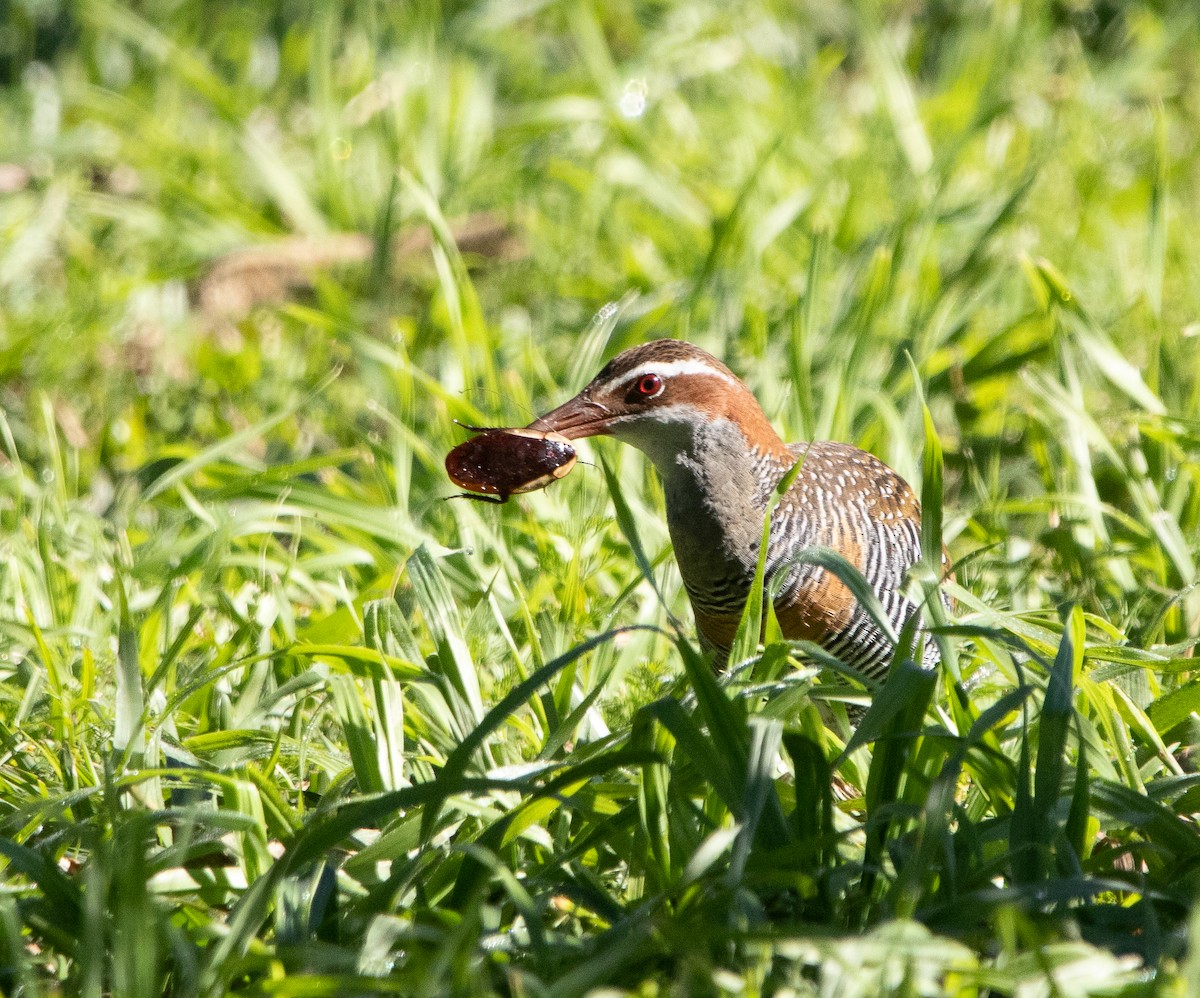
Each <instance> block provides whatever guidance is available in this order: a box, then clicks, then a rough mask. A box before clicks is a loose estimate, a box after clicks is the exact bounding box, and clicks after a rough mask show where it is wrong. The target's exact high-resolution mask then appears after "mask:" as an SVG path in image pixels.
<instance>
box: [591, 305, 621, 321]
mask: <svg viewBox="0 0 1200 998" xmlns="http://www.w3.org/2000/svg"><path fill="white" fill-rule="evenodd" d="M620 307H621V306H620V305H619V304H618V303H617V302H615V301H610V302H607V303H606V304H604V305H601V306H600V311H599V312H597V313H596V315H595V317H594V318H593V319H592V325H596V326H598V325H599V324H600V323H602V322H607V321H608V320H609V319H611V318H612V317H613V316H614V315H615V314H616V311H617V309H618V308H620Z"/></svg>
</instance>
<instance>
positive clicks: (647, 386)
mask: <svg viewBox="0 0 1200 998" xmlns="http://www.w3.org/2000/svg"><path fill="white" fill-rule="evenodd" d="M662 388H663V383H662V378H660V377H659V376H658V375H657V374H643V375H642V376H641V377H640V378H638V381H637V386H636V388H635V394H637V395H639V396H641V397H642V398H644V399H652V398H654V396H655V395H657V394H658V393H659V392H661V391H662Z"/></svg>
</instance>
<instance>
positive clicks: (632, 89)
mask: <svg viewBox="0 0 1200 998" xmlns="http://www.w3.org/2000/svg"><path fill="white" fill-rule="evenodd" d="M646 89H647V88H646V81H645V80H642V79H633V80H630V81H629V82H628V83H626V84H625V89H624V91H622V93H621V98H620V100H618V101H617V108H618V109H619V110H620V112H621V114H622V115H623V116H624V117H626V118H640V117H641V116H642V115H643V114H645V113H646Z"/></svg>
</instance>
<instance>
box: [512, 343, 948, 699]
mask: <svg viewBox="0 0 1200 998" xmlns="http://www.w3.org/2000/svg"><path fill="white" fill-rule="evenodd" d="M529 428H530V429H532V430H537V431H540V432H553V433H557V434H560V435H561V436H562V437H564V438H566V439H567V440H575V439H579V438H582V437H591V436H597V435H609V436H612V437H615V438H616V439H617V440H620V441H622V442H624V443H627V444H631V445H632V446H634V447H636V448H637V449H638V450H640V451H642V453H643V454H645V456H646V457H647V458H649V460H650V462H651V463H652V464H653V465H654V467H655V469H656V470H657V472H658V474H659V476H660V477H661V479H662V484H663V492H664V496H665V501H666V518H667V526H668V528H669V532H670V536H671V543H672V546H673V548H674V552H675V559H676V562H677V563H678V565H679V571H680V575H681V576H682V579H683V585H684V588H685V590H686V592H687V595H688V599H689V601H690V603H691V606H692V611H693V616H694V618H695V623H696V628H697V630H698V631H699V634H700V637H701V639H702V645H704V646H707V647H708V648H709V649H711V650H712V651H713V652H714V654H715V659H716V663H717V666H718V668H719V667H721V666H723V665H725V664H727V658H728V655H729V652H730V649H731V647H732V645H733V641H734V636H735V634H736V632H737V628H738V625H739V623H740V621H741V617H742V614H743V609H744V607H745V604H746V600H747V597H748V596H749V594H750V589H751V586H752V585H753V584H754V579H755V569H756V566H757V561H758V552H759V547H760V545H761V541H762V532H763V523H764V517H765V516H766V511H767V508H768V505H769V500H770V497H771V495H772V493H773V492H774V491H775V490H776V487H777V485H778V484H779V483H780V481H781V480H782V478H783V476H784V475H786V474H787V473H788V472H789V470H791V469H792V468H793V466H794V465H795V464H796V463H797V462H798V461H800V462H802V463H801V464H800V467H799V468H798V469H797V471H796V474H795V477H794V479H793V480H792V482H791V484H790V485H789V486H788V487H787V489H786V491H785V492H784V493H783V495H782V496H780V497H779V501H778V502H777V504H776V505H775V506H774V508H773V510H772V512H771V526H770V534H769V541H768V552H767V558H766V562H765V566H766V571H765V579H766V581H767V583H768V585H770V587H771V589H770V591H773V592H775V593H776V596H775V599H774V608H775V614H776V617H777V619H778V621H779V625H780V630H781V631H782V633H783V636H784V637H785V638H786V639H789V640H806V641H810V642H814V643H816V644H817V645H819V646H821V647H823V648H824V649H825V650H826V651H828V652H830V653H832V654H833V655H835V656H836V657H837V658H838V659H840V660H841V661H842V662H843V663H844V664H845V665H847V666H849V667H850V668H851V669H853V670H855V671H856V672H857V673H858V674H860V675H862V676H864V677H866V678H867V679H869V680H880V679H882V678H884V677H885V676H886V672H887V669H888V666H889V664H890V662H891V660H892V657H893V653H894V645H893V642H892V639H891V638H890V637H889V635H887V634H886V633H885V632H884V630H883V629H882V628H881V627H880V626H879V624H878V623H877V622H876V621H875V619H874V618H873V617H872V616H871V614H870V613H868V612H867V610H866V609H864V608H863V606H862V605H861V604H860V603H859V602H858V600H857V599H856V598H855V597H854V596H853V594H852V593H851V591H850V590H849V588H847V586H846V585H845V584H844V583H843V582H842V581H841V580H840V579H839V578H838V577H837V576H836V575H835V574H834V573H832V572H830V571H829V570H827V569H825V568H823V567H821V566H820V565H817V564H813V563H811V562H805V561H797V560H796V556H797V555H798V554H799V552H801V551H803V550H804V549H805V548H810V547H825V548H831V549H832V550H834V551H836V552H838V553H839V554H841V555H842V556H843V557H844V558H846V560H848V561H849V562H850V564H852V565H853V566H854V567H855V568H857V569H858V570H859V572H861V573H862V575H863V577H864V579H865V580H866V582H867V583H868V585H869V586H870V587H871V589H872V590H873V591H874V593H875V595H876V596H877V597H878V598H879V602H880V604H881V605H882V607H883V611H884V614H885V615H886V616H887V618H888V619H889V621H890V623H891V624H892V626H893V628H894V629H895V631H896V632H897V633H899V632H900V630H901V628H902V627H903V626H904V624H905V623H906V622H907V621H908V619H909V617H910V616H912V615H913V614H914V613H916V612H917V610H918V607H917V605H916V604H915V603H914V602H913V601H912V600H910V599H909V598H908V597H907V596H906V595H905V593H904V591H903V590H904V584H905V575H906V573H907V571H908V569H909V568H911V567H912V566H913V565H914V564H915V563H916V562H917V561H918V560H919V559H920V557H921V506H920V502H919V501H918V499H917V496H916V494H915V492H914V491H913V489H912V487H911V486H910V485H909V484H908V482H906V481H905V480H904V479H903V478H902V477H901V476H900V475H899V474H897V473H896V472H895V471H893V470H892V469H891V468H890V467H888V466H887V465H886V464H885V463H884V462H883V461H881V460H880V459H879V458H877V457H875V456H874V455H873V454H870V453H868V452H867V451H864V450H861V449H859V448H858V447H854V446H851V445H850V444H845V443H839V442H835V441H813V442H811V443H801V444H786V443H784V441H783V440H782V439H781V438H780V436H779V434H778V433H777V432H776V430H775V429H774V427H773V426H772V425H771V422H770V420H769V419H768V418H767V416H766V414H765V413H764V412H763V409H762V407H761V406H760V405H759V403H758V400H757V399H756V398H755V397H754V395H753V393H752V392H751V391H750V389H749V388H747V387H746V385H745V383H744V382H743V381H742V380H741V379H740V378H739V377H738V376H737V375H736V374H734V373H733V371H732V370H730V368H729V367H727V366H726V365H725V364H724V363H722V362H721V361H720V360H718V359H717V358H716V357H714V356H712V355H711V354H710V353H708V352H707V351H705V350H702V349H701V348H700V347H697V346H695V345H693V344H691V343H688V342H685V341H683V340H675V339H659V340H654V341H652V342H647V343H643V344H640V345H638V346H635V347H631V348H630V349H627V350H625V351H624V352H622V353H620V354H618V355H617V356H616V357H614V358H613V359H612V360H610V361H609V362H608V363H607V364H606V365H605V366H604V367H603V369H602V370H601V371H600V372H599V373H598V374H597V375H596V376H595V377H594V378H593V379H592V380H591V381H590V382H589V383H588V384H587V385H586V386H585V387H584V388H583V390H582V391H580V392H579V394H578V395H576V396H575V397H574V398H572V399H570V400H569V401H567V402H565V403H563V404H562V405H560V406H559V407H558V408H556V409H554V410H553V411H551V412H549V413H547V414H546V415H544V416H541V417H540V418H538V419H536V420H534V422H532V423H530V424H529ZM916 644H917V649H916V653H915V655H914V658H918V659H919V660H920V664H921V665H922V666H923V667H927V668H928V667H933V666H934V665H936V663H937V660H938V653H937V648H936V645H935V643H934V642H933V640H932V639H931V637H930V636H929V635H928V633H927V632H924V631H922V632H920V635H919V637H918V639H917V642H916Z"/></svg>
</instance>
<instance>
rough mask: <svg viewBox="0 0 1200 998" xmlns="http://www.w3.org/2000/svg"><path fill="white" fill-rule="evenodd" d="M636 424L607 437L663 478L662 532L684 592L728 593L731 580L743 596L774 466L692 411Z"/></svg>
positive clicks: (730, 427) (726, 424)
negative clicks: (634, 451) (666, 531)
mask: <svg viewBox="0 0 1200 998" xmlns="http://www.w3.org/2000/svg"><path fill="white" fill-rule="evenodd" d="M638 422H639V423H640V424H641V425H638V424H637V423H629V424H625V425H623V426H621V425H618V426H616V427H614V435H615V436H617V437H618V438H619V439H622V440H624V441H625V442H627V443H630V444H633V445H634V446H635V447H637V448H638V449H639V450H641V451H643V452H644V453H645V454H646V456H647V457H649V458H650V460H651V462H652V463H653V464H654V466H655V468H656V469H657V470H658V473H659V475H660V476H661V478H662V481H663V491H664V492H665V493H666V501H667V526H668V527H669V528H670V531H671V542H672V544H673V545H674V547H675V558H676V560H677V561H678V562H679V570H680V572H681V574H682V575H683V579H684V583H685V584H686V585H687V588H688V590H689V592H691V593H692V594H693V596H694V595H696V594H697V593H698V592H699V593H703V592H705V591H712V592H713V593H714V594H715V593H716V592H727V591H728V588H729V586H730V584H731V583H732V582H733V581H734V580H744V584H743V585H742V586H738V587H736V588H740V589H742V593H741V595H742V597H743V598H744V594H745V587H746V586H748V584H749V581H750V579H751V578H752V577H753V572H754V565H755V561H756V559H757V557H758V545H759V541H760V540H761V538H762V526H763V519H762V518H763V513H764V511H765V509H766V501H767V495H768V494H769V491H770V489H771V487H772V486H773V485H774V483H775V481H777V480H778V477H779V474H782V469H780V470H779V471H777V472H776V469H775V468H774V464H775V462H773V461H771V460H770V459H769V458H764V457H762V456H761V455H757V453H756V452H754V451H752V450H751V449H750V447H749V445H748V442H747V440H746V437H745V435H744V434H743V433H742V431H741V429H740V428H739V427H738V426H737V425H736V424H735V423H733V422H732V421H730V420H727V419H716V420H713V419H711V418H702V417H700V415H699V414H698V413H694V412H692V413H679V414H678V418H675V419H670V420H666V419H664V420H661V421H657V420H656V421H654V423H652V424H650V425H647V424H646V423H644V422H642V421H638ZM767 465H770V466H771V467H769V468H768V467H767ZM772 472H775V473H772ZM730 595H732V594H730Z"/></svg>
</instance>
